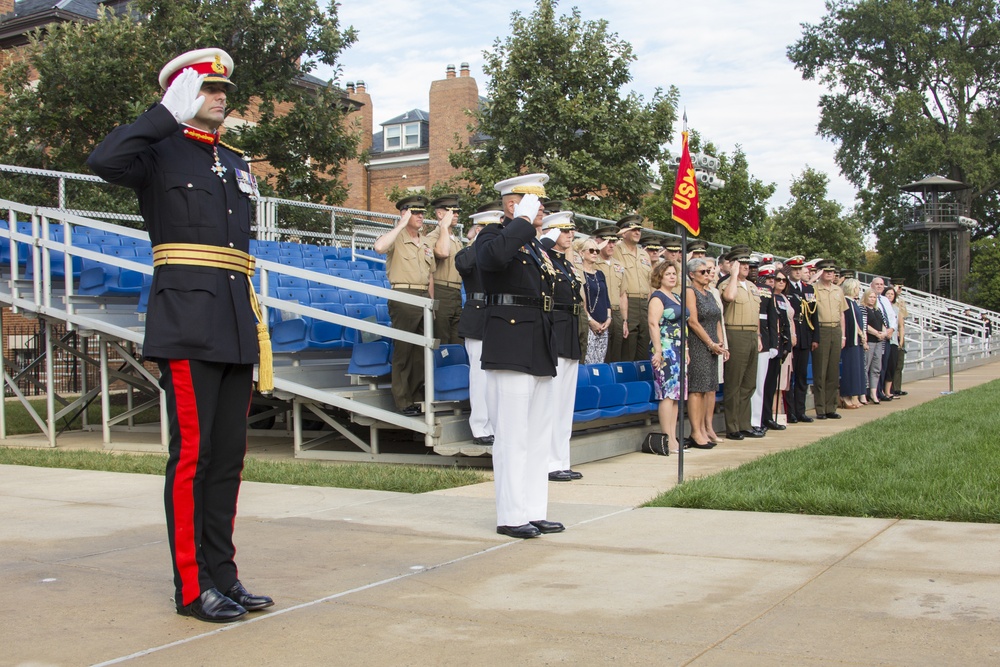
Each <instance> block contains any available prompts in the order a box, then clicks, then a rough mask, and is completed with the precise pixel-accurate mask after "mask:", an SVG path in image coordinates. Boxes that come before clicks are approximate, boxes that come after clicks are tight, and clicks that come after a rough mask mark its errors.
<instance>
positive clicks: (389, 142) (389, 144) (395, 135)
mask: <svg viewBox="0 0 1000 667" xmlns="http://www.w3.org/2000/svg"><path fill="white" fill-rule="evenodd" d="M401 127H402V126H400V125H388V126H386V128H385V149H386V150H387V151H391V150H394V149H397V148H399V131H400V129H401Z"/></svg>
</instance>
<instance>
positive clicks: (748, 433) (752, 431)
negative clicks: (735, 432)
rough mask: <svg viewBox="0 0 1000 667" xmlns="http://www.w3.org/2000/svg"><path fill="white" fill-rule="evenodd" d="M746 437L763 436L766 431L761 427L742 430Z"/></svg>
mask: <svg viewBox="0 0 1000 667" xmlns="http://www.w3.org/2000/svg"><path fill="white" fill-rule="evenodd" d="M740 433H742V434H743V437H744V438H763V437H764V433H763V432H762V431H761V430H760V429H756V428H751V429H750V430H749V431H740Z"/></svg>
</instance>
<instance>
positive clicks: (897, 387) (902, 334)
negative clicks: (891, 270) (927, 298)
mask: <svg viewBox="0 0 1000 667" xmlns="http://www.w3.org/2000/svg"><path fill="white" fill-rule="evenodd" d="M892 286H893V287H894V288H895V290H896V305H897V306H899V318H898V320H899V336H898V337H899V357H898V360H897V361H896V374H895V375H894V376H893V379H892V395H893V396H906V395H907V393H908V392H905V391H903V364H904V363H905V360H906V324H905V322H904V320H905V319H906V318H907V317H909V316H910V311H909V309H908V308H907V307H906V299H905V298H904V297H903V279H902V278H893V279H892Z"/></svg>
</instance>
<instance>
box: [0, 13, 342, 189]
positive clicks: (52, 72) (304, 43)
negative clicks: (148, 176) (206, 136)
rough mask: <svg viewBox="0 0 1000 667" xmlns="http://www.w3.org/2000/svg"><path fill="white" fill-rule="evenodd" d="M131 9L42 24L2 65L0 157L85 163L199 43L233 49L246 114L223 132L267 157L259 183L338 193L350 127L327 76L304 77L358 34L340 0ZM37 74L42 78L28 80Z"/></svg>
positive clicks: (236, 97) (232, 104)
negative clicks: (342, 19) (345, 22)
mask: <svg viewBox="0 0 1000 667" xmlns="http://www.w3.org/2000/svg"><path fill="white" fill-rule="evenodd" d="M129 7H130V13H128V14H126V15H122V16H114V15H113V14H111V13H110V12H106V11H102V13H101V16H100V18H99V20H97V21H95V22H73V23H61V24H53V25H51V26H47V27H46V28H45V29H44V31H43V32H40V33H36V34H34V35H33V36H32V39H31V42H30V44H29V45H28V46H27V47H26V51H25V53H24V57H23V59H21V60H20V61H18V62H16V63H14V64H13V65H11V66H9V67H7V68H6V69H5V70H4V71H3V72H2V73H0V85H2V86H3V90H4V93H5V95H4V96H2V97H0V126H3V127H7V128H9V129H10V131H9V132H4V133H0V161H5V162H12V163H15V164H19V165H22V166H29V167H39V168H45V169H55V170H60V171H71V172H82V171H85V167H84V161H85V160H86V158H87V155H89V153H90V152H91V150H93V148H94V146H95V145H96V144H97V143H98V142H100V141H101V140H102V139H103V138H104V137H105V136H106V135H107V134H108V133H109V132H110V131H111V130H112V129H114V128H115V127H116V126H118V125H120V124H122V123H129V122H132V121H133V120H134V119H135V118H136V117H137V116H138V115H139V114H140V113H142V112H143V111H144V110H145V109H146V108H147V107H148V106H149V105H150V104H152V103H154V102H156V101H158V100H159V99H160V97H161V95H162V91H160V90H159V87H158V85H157V80H156V79H157V73H158V71H159V68H160V67H161V66H162V65H163V64H164V63H166V62H167V61H169V60H170V59H171V58H173V57H174V56H176V55H178V54H180V53H183V52H184V51H188V50H190V49H195V48H204V47H209V46H218V47H221V48H223V49H225V50H226V51H227V52H229V54H230V55H232V56H233V60H234V61H235V63H236V67H235V69H234V72H233V81H234V82H235V83H236V84H237V85H238V89H237V90H236V91H235V92H233V93H231V94H230V95H229V97H228V107H229V111H230V112H232V111H236V112H238V113H239V114H240V115H241V116H243V117H245V118H247V119H248V120H250V121H252V122H250V123H248V124H245V125H242V126H241V127H238V128H235V129H233V130H230V131H229V132H227V133H226V137H225V140H226V141H227V142H229V143H231V144H234V145H236V146H238V147H240V148H242V149H244V150H245V151H247V153H248V157H249V158H250V159H251V160H253V161H258V160H261V161H266V162H268V163H270V165H271V166H272V167H273V168H274V170H275V173H274V175H273V176H272V177H271V178H270V179H269V182H268V183H266V184H265V188H266V189H268V186H270V187H269V189H270V190H271V191H273V190H279V191H280V192H281V193H282V194H283V195H284V196H289V197H298V198H303V199H307V200H311V201H315V202H322V203H339V202H340V201H342V200H343V199H344V198H345V196H346V190H345V188H344V186H343V185H342V184H341V183H340V181H339V180H338V178H337V177H338V175H339V173H340V170H341V165H342V163H343V161H344V160H346V159H349V158H351V157H353V156H355V155H356V152H357V138H356V136H355V135H354V134H353V133H352V132H351V131H350V130H349V129H347V128H346V127H345V125H344V118H345V115H346V112H347V111H346V108H345V106H344V104H343V99H342V95H341V92H340V91H338V90H337V89H336V88H334V87H333V86H332V84H326V85H323V84H318V83H316V82H310V81H307V80H304V79H303V77H304V76H305V75H307V74H309V73H310V72H311V71H313V70H314V69H315V68H316V66H317V65H319V64H320V63H322V64H325V65H329V66H332V67H334V68H335V69H336V66H337V58H338V56H339V55H340V53H341V52H342V51H343V50H344V49H346V48H347V47H349V46H350V45H351V44H352V43H353V42H354V40H355V33H354V31H353V29H351V28H348V29H344V30H342V29H341V28H340V26H339V23H338V20H337V13H336V4H335V3H331V4H330V5H329V7H328V8H327V9H325V10H323V9H320V7H319V6H318V4H317V1H316V0H225V1H223V0H134V1H133V2H132V3H131V4H130V5H129ZM36 76H37V83H34V84H32V83H31V82H32V80H33V79H35V77H36Z"/></svg>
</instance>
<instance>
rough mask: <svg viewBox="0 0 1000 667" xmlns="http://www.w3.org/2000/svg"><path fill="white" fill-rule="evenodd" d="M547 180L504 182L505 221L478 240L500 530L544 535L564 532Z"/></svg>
mask: <svg viewBox="0 0 1000 667" xmlns="http://www.w3.org/2000/svg"><path fill="white" fill-rule="evenodd" d="M548 179H549V177H548V176H547V175H545V174H527V175H524V176H517V177H514V178H510V179H507V180H505V181H501V182H500V183H497V184H496V186H495V187H496V189H497V190H498V191H499V192H500V194H501V196H502V198H503V205H504V220H503V222H502V223H501V224H499V225H488V226H487V227H484V228H483V230H482V231H481V232H479V237H478V238H477V239H476V243H475V248H476V262H477V263H478V265H479V272H480V273H479V275H480V277H481V278H482V281H483V291H484V292H485V293H486V304H487V307H488V309H489V312H488V313H487V317H486V326H485V328H484V330H483V356H482V364H483V369H484V370H485V371H486V402H487V405H488V406H489V416H490V423H492V424H493V428H494V429H495V434H494V440H493V478H494V484H495V487H496V504H497V532H498V533H500V534H501V535H509V536H510V537H521V538H526V537H537V536H538V535H540V534H541V533H555V532H559V531H561V530H564V526H563V525H562V524H561V523H558V522H555V521H548V520H546V518H545V517H546V514H547V513H548V501H549V495H548V493H549V492H548V463H549V443H550V441H551V438H552V427H551V419H550V410H551V409H552V398H553V378H554V377H555V374H556V351H557V350H556V345H555V341H554V340H553V331H552V293H553V288H554V283H555V268H554V267H553V266H552V262H551V261H550V260H549V258H548V255H546V253H545V249H544V248H543V247H542V245H541V243H540V242H539V240H538V238H537V231H536V230H537V226H536V225H540V224H541V211H542V207H541V203H540V202H539V198H540V197H544V196H545V182H546V181H548Z"/></svg>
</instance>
